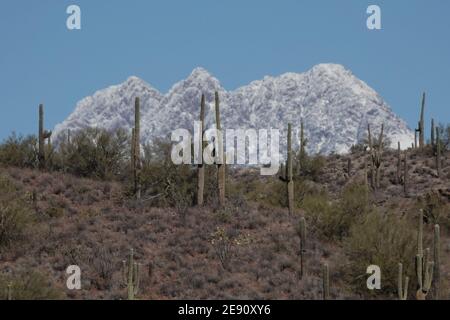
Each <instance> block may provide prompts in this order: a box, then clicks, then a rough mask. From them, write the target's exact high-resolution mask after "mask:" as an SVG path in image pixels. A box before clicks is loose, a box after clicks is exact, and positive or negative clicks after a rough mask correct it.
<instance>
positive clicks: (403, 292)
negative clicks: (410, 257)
mask: <svg viewBox="0 0 450 320" xmlns="http://www.w3.org/2000/svg"><path fill="white" fill-rule="evenodd" d="M408 285H409V277H408V276H406V277H405V287H403V264H401V263H399V264H398V299H399V300H406V299H407V298H408Z"/></svg>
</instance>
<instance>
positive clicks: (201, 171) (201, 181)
mask: <svg viewBox="0 0 450 320" xmlns="http://www.w3.org/2000/svg"><path fill="white" fill-rule="evenodd" d="M204 123H205V95H204V94H202V100H201V103H200V130H199V131H200V139H199V142H198V144H199V146H198V153H199V154H198V157H199V158H198V160H199V164H198V173H197V178H198V181H197V205H199V206H201V205H203V193H204V190H205V166H204V164H203V127H204Z"/></svg>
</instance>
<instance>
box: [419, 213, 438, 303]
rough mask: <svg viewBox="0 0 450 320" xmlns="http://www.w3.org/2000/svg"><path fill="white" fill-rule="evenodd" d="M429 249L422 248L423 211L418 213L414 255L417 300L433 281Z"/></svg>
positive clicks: (423, 295)
mask: <svg viewBox="0 0 450 320" xmlns="http://www.w3.org/2000/svg"><path fill="white" fill-rule="evenodd" d="M429 258H430V249H429V248H427V249H425V250H423V212H422V210H420V214H419V228H418V232H417V255H416V275H417V292H416V298H417V300H425V299H426V297H427V294H428V292H429V291H430V289H431V283H432V281H433V270H434V262H433V261H428V259H429Z"/></svg>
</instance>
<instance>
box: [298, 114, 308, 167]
mask: <svg viewBox="0 0 450 320" xmlns="http://www.w3.org/2000/svg"><path fill="white" fill-rule="evenodd" d="M307 142H308V140H307V139H306V138H305V130H304V125H303V120H302V121H301V122H300V150H299V154H298V159H297V174H300V173H301V170H302V165H303V161H305V158H306V149H305V148H306V143H307Z"/></svg>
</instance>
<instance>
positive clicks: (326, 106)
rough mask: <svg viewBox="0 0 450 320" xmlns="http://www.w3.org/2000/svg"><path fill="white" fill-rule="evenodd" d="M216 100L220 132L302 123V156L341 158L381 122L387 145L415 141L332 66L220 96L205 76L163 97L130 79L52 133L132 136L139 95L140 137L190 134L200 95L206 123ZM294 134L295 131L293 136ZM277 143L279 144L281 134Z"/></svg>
mask: <svg viewBox="0 0 450 320" xmlns="http://www.w3.org/2000/svg"><path fill="white" fill-rule="evenodd" d="M215 90H217V91H219V95H220V99H221V120H222V123H223V127H224V128H225V129H226V128H232V129H249V128H255V129H270V128H278V129H282V130H283V131H285V129H286V127H287V123H289V122H291V123H292V124H293V128H294V130H298V129H299V127H300V121H301V120H303V122H304V125H305V135H306V137H307V138H308V147H307V149H308V151H309V152H311V153H322V154H328V153H331V152H336V153H345V152H347V151H348V150H349V148H350V147H351V146H352V145H353V144H355V143H357V142H358V141H360V140H361V139H362V138H363V137H365V135H366V132H367V124H368V123H370V125H371V127H372V128H373V129H372V130H373V132H374V134H378V132H379V130H380V127H381V124H382V123H384V126H385V133H386V135H387V137H388V138H389V139H390V140H391V142H392V144H393V146H394V145H395V146H396V145H397V141H400V142H401V145H402V146H403V147H406V146H410V145H411V142H413V141H414V133H413V132H412V131H411V130H410V129H409V128H408V126H407V125H406V123H405V121H403V120H402V119H400V118H399V117H398V116H397V115H395V114H394V112H393V111H392V110H391V109H390V107H389V106H388V105H387V104H386V103H385V102H384V101H383V99H382V98H381V96H380V95H378V94H377V93H376V92H375V91H374V90H373V89H371V88H370V87H369V86H368V85H367V84H366V83H364V82H363V81H361V80H359V79H358V78H356V77H355V76H354V75H353V74H352V73H351V72H350V71H349V70H346V69H345V68H344V67H343V66H341V65H337V64H319V65H316V66H314V67H313V68H312V69H311V70H309V71H307V72H305V73H286V74H283V75H281V76H278V77H269V76H267V77H264V79H262V80H257V81H254V82H252V83H250V84H249V85H246V86H243V87H241V88H238V89H236V90H234V91H227V90H225V89H224V88H223V87H222V86H221V85H220V82H219V80H217V79H216V78H215V77H213V76H212V75H211V74H210V73H209V72H208V71H206V70H205V69H202V68H196V69H195V70H193V72H192V73H191V74H190V75H189V76H188V78H186V79H185V80H182V81H180V82H178V83H177V84H175V85H174V86H173V87H172V88H171V89H170V90H169V92H168V93H166V94H161V93H160V92H159V91H158V90H156V89H154V88H153V87H151V86H150V85H149V84H147V83H146V82H144V81H143V80H141V79H139V78H137V77H130V78H129V79H128V80H126V81H125V82H124V83H122V84H120V85H115V86H111V87H109V88H106V89H103V90H100V91H98V92H96V93H95V94H94V95H93V96H90V97H87V98H84V99H83V100H81V101H80V102H79V103H78V104H77V106H76V108H75V111H74V112H73V113H72V114H71V115H70V116H69V117H68V118H67V119H66V120H65V121H64V122H62V123H61V124H58V125H57V126H56V127H55V130H54V136H56V140H57V139H58V136H59V135H60V134H61V133H63V132H66V131H67V129H71V130H72V131H76V130H79V129H81V128H86V127H102V128H106V129H115V128H119V127H121V128H124V129H129V130H130V131H131V128H132V126H133V125H134V124H133V121H134V98H135V97H140V98H141V110H142V123H141V126H142V140H143V141H151V140H152V138H155V137H164V136H167V135H168V134H170V132H172V131H173V130H175V129H178V128H186V129H188V130H190V131H191V132H192V128H193V122H194V121H195V120H198V117H199V112H200V111H199V110H200V97H201V94H202V93H204V94H205V95H206V101H207V115H206V122H207V126H208V125H211V124H213V122H214V91H215ZM297 132H298V131H294V134H295V136H297V137H298V134H297ZM281 141H282V142H283V141H285V139H284V138H283V137H282V138H281Z"/></svg>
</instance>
